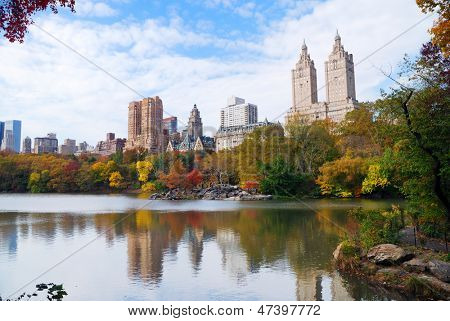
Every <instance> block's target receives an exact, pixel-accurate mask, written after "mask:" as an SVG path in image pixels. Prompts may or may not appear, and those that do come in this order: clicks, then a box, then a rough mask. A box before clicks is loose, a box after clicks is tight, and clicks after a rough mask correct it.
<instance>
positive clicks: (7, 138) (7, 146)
mask: <svg viewBox="0 0 450 321" xmlns="http://www.w3.org/2000/svg"><path fill="white" fill-rule="evenodd" d="M0 128H1V129H2V131H1V132H2V134H1V135H0V136H1V139H2V140H1V147H0V149H1V150H9V151H13V152H16V153H20V142H21V139H20V136H21V131H22V122H21V121H20V120H7V121H5V122H2V124H0Z"/></svg>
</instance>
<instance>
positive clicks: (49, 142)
mask: <svg viewBox="0 0 450 321" xmlns="http://www.w3.org/2000/svg"><path fill="white" fill-rule="evenodd" d="M33 149H34V153H35V154H42V153H57V152H58V139H57V138H56V134H54V133H49V134H47V137H36V138H35V139H34V148H33Z"/></svg>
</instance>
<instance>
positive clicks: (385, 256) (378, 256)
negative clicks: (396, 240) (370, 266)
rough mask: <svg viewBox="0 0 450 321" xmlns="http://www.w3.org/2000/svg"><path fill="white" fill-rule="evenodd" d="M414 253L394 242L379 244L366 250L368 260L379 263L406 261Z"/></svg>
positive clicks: (387, 263)
mask: <svg viewBox="0 0 450 321" xmlns="http://www.w3.org/2000/svg"><path fill="white" fill-rule="evenodd" d="M413 257H414V254H412V253H410V252H407V251H405V250H404V249H402V248H401V247H400V246H397V245H394V244H380V245H377V246H374V247H372V248H371V249H370V250H369V252H367V258H368V259H369V261H371V262H373V263H375V264H379V265H393V264H399V263H402V262H405V261H408V260H410V259H412V258H413Z"/></svg>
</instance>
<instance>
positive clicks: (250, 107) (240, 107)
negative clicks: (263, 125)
mask: <svg viewBox="0 0 450 321" xmlns="http://www.w3.org/2000/svg"><path fill="white" fill-rule="evenodd" d="M257 122H258V107H257V106H256V105H254V104H249V103H245V100H244V99H242V98H239V97H235V96H231V97H230V98H228V104H227V107H224V108H222V109H221V111H220V126H221V127H232V126H245V125H249V124H254V123H257Z"/></svg>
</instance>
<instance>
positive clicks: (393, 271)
mask: <svg viewBox="0 0 450 321" xmlns="http://www.w3.org/2000/svg"><path fill="white" fill-rule="evenodd" d="M406 274H407V272H405V271H404V270H402V269H399V268H394V267H388V268H383V269H379V270H378V271H377V272H376V273H375V275H376V276H378V277H380V276H381V277H383V278H384V277H390V278H392V277H401V276H404V275H406Z"/></svg>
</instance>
